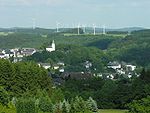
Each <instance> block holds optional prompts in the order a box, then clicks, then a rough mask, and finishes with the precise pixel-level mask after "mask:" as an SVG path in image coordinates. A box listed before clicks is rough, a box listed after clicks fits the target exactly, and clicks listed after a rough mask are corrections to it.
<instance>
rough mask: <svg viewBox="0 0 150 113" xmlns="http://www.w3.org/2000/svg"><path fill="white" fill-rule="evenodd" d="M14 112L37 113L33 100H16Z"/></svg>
mask: <svg viewBox="0 0 150 113" xmlns="http://www.w3.org/2000/svg"><path fill="white" fill-rule="evenodd" d="M16 111H17V113H38V111H37V106H36V103H35V99H31V98H30V99H22V98H21V99H18V100H17V102H16Z"/></svg>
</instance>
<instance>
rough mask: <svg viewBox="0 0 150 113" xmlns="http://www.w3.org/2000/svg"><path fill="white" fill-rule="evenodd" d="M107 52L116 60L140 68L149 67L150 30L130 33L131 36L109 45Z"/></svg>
mask: <svg viewBox="0 0 150 113" xmlns="http://www.w3.org/2000/svg"><path fill="white" fill-rule="evenodd" d="M108 51H109V52H110V53H109V54H113V56H114V58H116V59H120V60H123V61H126V62H133V63H136V64H139V65H142V66H147V65H150V64H149V62H150V30H141V31H135V32H132V33H131V35H128V36H126V37H125V38H122V39H119V40H117V41H115V42H113V43H111V45H110V47H109V49H108Z"/></svg>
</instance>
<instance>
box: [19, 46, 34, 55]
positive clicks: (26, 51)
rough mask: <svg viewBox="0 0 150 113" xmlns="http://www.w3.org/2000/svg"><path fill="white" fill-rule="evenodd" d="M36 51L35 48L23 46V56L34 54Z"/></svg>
mask: <svg viewBox="0 0 150 113" xmlns="http://www.w3.org/2000/svg"><path fill="white" fill-rule="evenodd" d="M35 52H36V50H35V49H34V48H22V49H21V54H22V55H23V56H30V55H33V54H34V53H35Z"/></svg>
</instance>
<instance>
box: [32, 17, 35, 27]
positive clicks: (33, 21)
mask: <svg viewBox="0 0 150 113" xmlns="http://www.w3.org/2000/svg"><path fill="white" fill-rule="evenodd" d="M35 21H36V20H35V18H32V29H35V28H36V25H35V24H36V22H35Z"/></svg>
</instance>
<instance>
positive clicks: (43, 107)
mask: <svg viewBox="0 0 150 113" xmlns="http://www.w3.org/2000/svg"><path fill="white" fill-rule="evenodd" d="M38 106H39V110H40V111H42V112H50V113H52V112H53V104H52V102H51V100H50V99H49V98H46V97H45V98H44V97H43V98H40V99H39V105H38Z"/></svg>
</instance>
